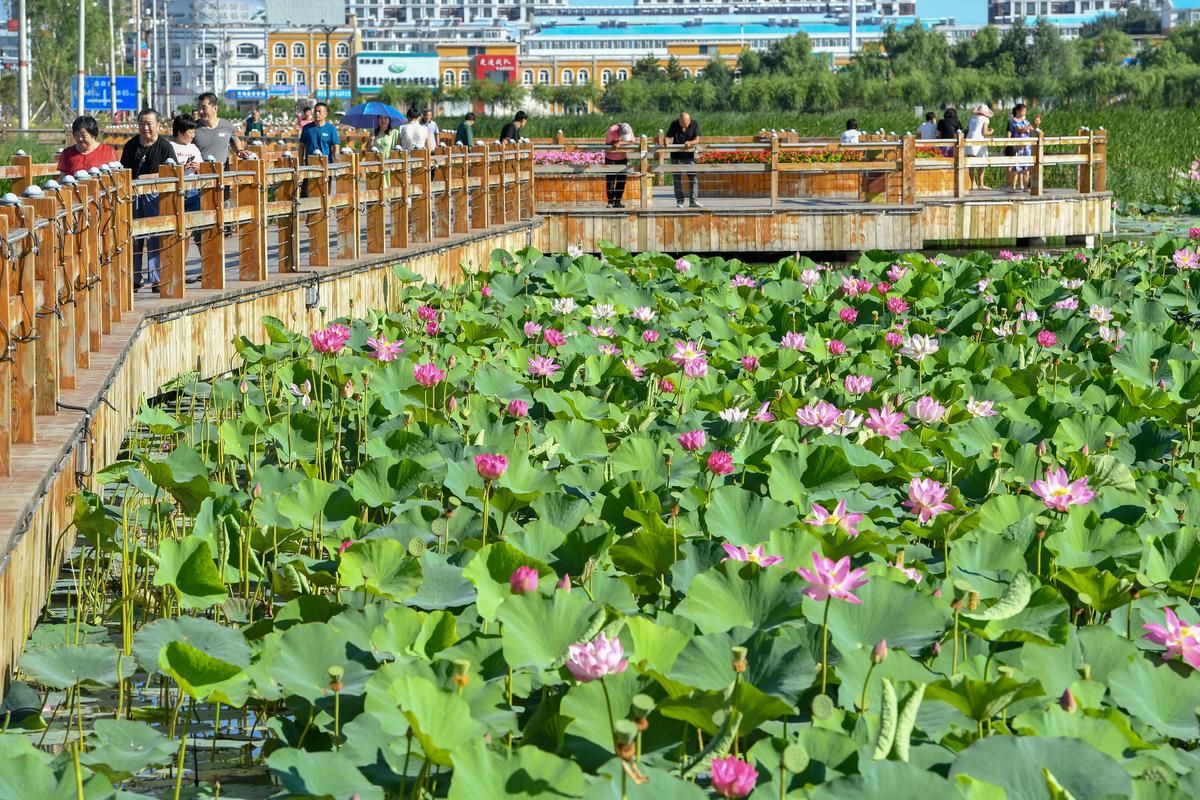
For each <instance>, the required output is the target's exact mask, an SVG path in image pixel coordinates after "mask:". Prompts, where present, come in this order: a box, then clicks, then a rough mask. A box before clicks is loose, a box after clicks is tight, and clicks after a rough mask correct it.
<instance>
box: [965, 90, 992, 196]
mask: <svg viewBox="0 0 1200 800" xmlns="http://www.w3.org/2000/svg"><path fill="white" fill-rule="evenodd" d="M991 119H992V110H991V109H990V108H988V107H987V106H986V105H984V104H983V103H980V104H979V105H977V106H975V110H974V111H973V112H972V113H971V119H970V120H969V121H968V122H967V141H969V142H970V141H985V140H987V139H990V138H991V136H992V128H991V126H990V125H989V124H988V123H989V122H990V121H991ZM987 154H988V149H987V145H981V144H977V145H968V146H967V157H968V158H987ZM985 169H986V167H972V168H971V170H970V171H971V188H972V189H987V188H988V187H987V186H985V185H984V184H983V172H984V170H985Z"/></svg>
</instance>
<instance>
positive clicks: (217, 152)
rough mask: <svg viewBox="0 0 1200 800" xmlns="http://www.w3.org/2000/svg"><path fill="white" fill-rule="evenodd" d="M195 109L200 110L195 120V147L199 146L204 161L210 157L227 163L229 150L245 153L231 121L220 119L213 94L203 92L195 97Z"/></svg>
mask: <svg viewBox="0 0 1200 800" xmlns="http://www.w3.org/2000/svg"><path fill="white" fill-rule="evenodd" d="M196 109H197V110H198V111H199V112H200V117H199V119H197V120H196V147H198V148H200V155H201V156H202V157H203V160H204V161H208V159H209V158H210V157H211V158H212V160H213V161H216V162H217V163H218V164H228V163H229V154H230V153H231V152H232V153H237V154H238V155H244V154H245V152H246V151H245V150H243V149H242V143H241V141H239V140H238V137H237V132H236V131H235V130H234V128H233V123H232V122H230V121H229V120H227V119H221V116H220V114H219V113H218V112H219V106H218V103H217V96H216V95H215V94H213V93H212V92H205V93H204V94H202V95H200V96H199V97H197V98H196Z"/></svg>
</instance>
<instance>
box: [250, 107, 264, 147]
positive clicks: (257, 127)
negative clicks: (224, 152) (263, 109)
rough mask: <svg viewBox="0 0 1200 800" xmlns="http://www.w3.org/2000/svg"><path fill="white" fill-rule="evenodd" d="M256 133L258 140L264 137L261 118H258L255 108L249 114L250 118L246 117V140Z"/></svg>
mask: <svg viewBox="0 0 1200 800" xmlns="http://www.w3.org/2000/svg"><path fill="white" fill-rule="evenodd" d="M256 133H257V134H258V138H260V139H261V138H262V137H263V136H265V135H266V134H265V132H264V129H263V122H262V118H261V117H260V116H259V114H258V109H257V108H256V109H254V110H253V111H251V112H250V116H248V117H246V138H247V139H249V138H250V137H251V136H253V135H254V134H256Z"/></svg>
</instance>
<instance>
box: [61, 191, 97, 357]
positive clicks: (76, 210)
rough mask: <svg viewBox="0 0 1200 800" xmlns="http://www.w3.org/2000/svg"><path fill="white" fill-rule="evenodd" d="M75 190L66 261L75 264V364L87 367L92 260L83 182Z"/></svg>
mask: <svg viewBox="0 0 1200 800" xmlns="http://www.w3.org/2000/svg"><path fill="white" fill-rule="evenodd" d="M70 189H71V192H70V194H69V195H68V198H67V208H68V212H67V219H68V220H69V224H70V226H71V230H72V233H71V237H70V239H69V240H68V241H69V242H70V249H69V250H68V251H67V254H66V260H67V262H69V263H70V265H71V281H72V285H71V292H72V296H73V297H74V299H75V328H74V331H73V333H74V350H75V366H76V367H77V368H79V369H87V368H88V367H89V366H91V357H90V355H89V354H90V353H91V337H90V335H89V333H88V332H89V331H90V330H91V323H90V322H89V319H88V318H89V316H90V315H91V304H90V302H89V298H88V291H89V290H88V261H87V244H86V241H85V238H86V237H85V236H84V229H85V228H86V226H87V213H86V209H85V208H84V204H83V197H82V195H81V194H80V191H79V185H78V184H75V185H74V186H71V187H70Z"/></svg>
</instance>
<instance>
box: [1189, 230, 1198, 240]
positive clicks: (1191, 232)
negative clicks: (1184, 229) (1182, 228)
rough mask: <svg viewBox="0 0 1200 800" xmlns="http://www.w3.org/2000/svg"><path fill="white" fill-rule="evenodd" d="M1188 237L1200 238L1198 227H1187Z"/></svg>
mask: <svg viewBox="0 0 1200 800" xmlns="http://www.w3.org/2000/svg"><path fill="white" fill-rule="evenodd" d="M1188 238H1189V239H1200V228H1188Z"/></svg>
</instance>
